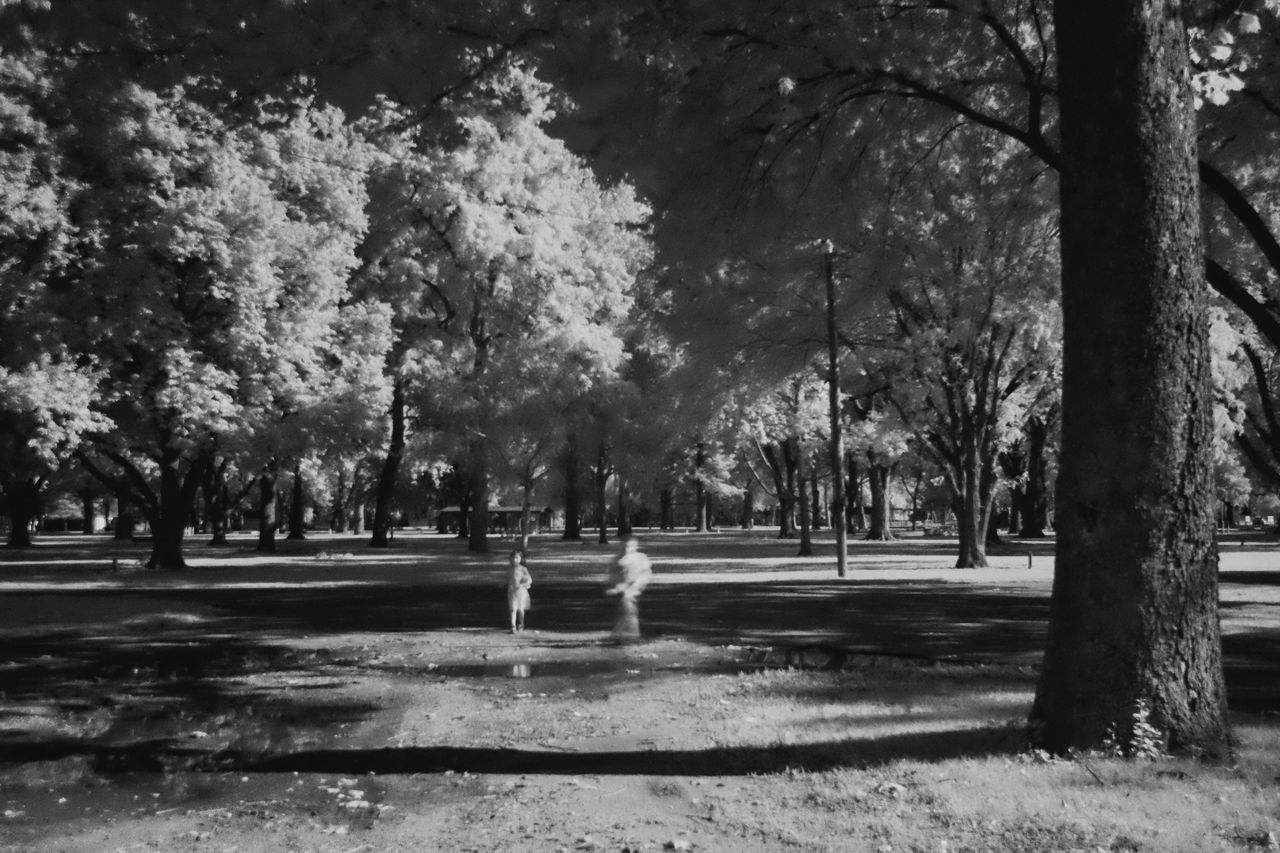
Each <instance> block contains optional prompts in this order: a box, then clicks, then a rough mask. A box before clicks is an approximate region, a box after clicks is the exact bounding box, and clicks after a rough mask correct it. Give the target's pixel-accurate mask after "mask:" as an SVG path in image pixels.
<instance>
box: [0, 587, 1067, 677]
mask: <svg viewBox="0 0 1280 853" xmlns="http://www.w3.org/2000/svg"><path fill="white" fill-rule="evenodd" d="M534 593H535V594H534V598H533V607H532V609H531V610H530V612H529V616H528V623H527V624H528V627H529V628H531V629H535V630H537V629H541V630H547V631H571V632H572V631H584V632H598V631H607V630H608V629H609V627H610V625H611V623H612V619H613V609H612V606H611V605H612V602H611V601H610V600H609V599H607V598H606V597H605V596H604V595H603V593H602V587H601V586H598V585H596V584H594V583H592V584H587V583H567V582H556V581H550V582H546V581H544V582H541V583H537V584H536V586H535V591H534ZM24 595H28V594H27V593H22V592H18V593H10V594H8V595H7V596H6V597H12V598H19V599H20V598H21V597H22V596H24ZM30 595H32V596H38V597H41V598H47V597H50V596H54V597H66V598H75V597H82V596H83V597H88V598H90V599H93V600H102V599H105V598H108V597H110V596H113V595H127V596H129V597H132V598H136V597H138V596H139V593H137V592H134V591H125V590H121V591H119V592H117V591H115V590H94V591H91V592H83V591H81V592H54V593H50V592H47V591H42V592H39V593H31V594H30ZM145 596H146V597H147V598H149V599H154V600H155V602H156V609H157V610H165V609H180V607H181V605H182V604H184V603H190V602H192V601H198V603H199V604H200V605H202V606H205V607H214V608H216V609H217V610H218V611H219V612H220V614H221V617H222V618H221V619H220V621H219V624H218V628H219V630H220V631H222V632H224V633H227V634H233V635H237V636H240V637H242V638H246V639H244V640H243V641H244V642H249V639H248V638H251V637H252V636H254V635H256V634H261V633H266V634H271V633H281V632H283V633H289V634H296V633H301V634H307V635H313V634H325V633H329V632H380V633H381V632H390V633H395V632H401V631H414V632H417V631H439V630H457V629H464V628H469V629H476V628H493V629H495V630H498V629H501V628H502V627H503V625H504V622H505V619H506V613H505V602H504V600H503V597H502V596H503V592H502V591H501V590H499V589H498V588H497V587H496V586H494V585H490V584H481V583H460V584H456V585H449V586H438V585H430V586H426V585H420V586H408V585H406V586H393V585H384V584H372V585H369V586H360V587H343V588H324V587H317V588H305V587H294V588H287V589H273V590H271V591H270V592H269V594H264V593H263V592H261V591H258V590H237V589H218V588H211V589H209V588H206V589H199V590H190V589H173V590H163V589H162V590H148V591H147V592H146V593H145ZM1047 613H1048V602H1047V599H1046V598H1045V597H1043V596H1042V595H1040V594H1039V593H1038V592H1037V591H1034V590H1033V591H1027V590H1024V589H1018V588H1010V589H1001V588H998V587H981V586H970V585H964V586H961V585H957V584H943V583H900V584H883V583H874V584H873V583H859V582H856V581H855V582H852V583H850V582H843V583H836V582H831V583H827V582H817V581H794V582H769V583H765V582H759V583H742V582H738V583H735V584H733V586H732V587H731V588H729V589H728V590H726V589H725V588H724V587H720V586H719V585H715V584H664V585H654V586H651V587H650V588H649V590H648V591H646V593H645V595H644V597H643V599H642V600H641V604H640V614H641V624H642V626H643V629H644V632H645V634H646V635H648V636H681V637H685V638H687V639H689V640H696V641H699V642H706V643H713V644H724V643H749V644H756V645H775V644H778V643H783V644H806V643H821V644H823V645H828V646H833V647H839V648H845V649H849V650H851V651H856V652H868V653H890V654H903V655H915V656H923V657H930V658H947V659H951V658H964V659H974V660H981V659H988V658H990V659H1006V658H1009V657H1011V656H1012V657H1018V656H1022V655H1032V656H1034V655H1038V654H1039V651H1040V649H1041V648H1042V646H1043V642H1044V628H1045V620H1046V618H1047ZM11 642H13V641H11V640H8V639H4V638H0V658H4V657H10V658H11V657H13V656H14V655H15V654H18V653H20V652H21V650H14V651H10V643H11Z"/></svg>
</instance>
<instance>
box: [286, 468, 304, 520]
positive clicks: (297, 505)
mask: <svg viewBox="0 0 1280 853" xmlns="http://www.w3.org/2000/svg"><path fill="white" fill-rule="evenodd" d="M306 494H307V492H306V488H305V484H304V483H303V481H302V465H301V464H300V463H299V464H297V465H294V466H293V495H292V497H291V498H290V499H289V536H288V538H289V539H306V538H307V533H306V531H305V530H303V529H302V528H303V527H305V526H306V517H307V504H306Z"/></svg>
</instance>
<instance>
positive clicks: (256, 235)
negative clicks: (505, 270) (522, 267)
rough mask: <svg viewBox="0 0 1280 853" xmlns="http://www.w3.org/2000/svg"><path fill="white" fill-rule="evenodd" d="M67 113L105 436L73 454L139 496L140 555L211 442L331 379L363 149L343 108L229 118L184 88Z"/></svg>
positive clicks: (276, 428) (75, 295)
mask: <svg viewBox="0 0 1280 853" xmlns="http://www.w3.org/2000/svg"><path fill="white" fill-rule="evenodd" d="M93 106H94V107H95V108H96V109H95V110H94V111H92V112H88V113H87V114H86V115H84V116H83V117H82V118H83V120H82V121H80V122H78V123H77V126H76V131H77V132H76V138H75V139H74V140H73V141H72V143H71V145H72V147H73V148H74V150H75V151H76V157H77V160H76V165H77V168H78V169H79V170H80V171H81V172H82V173H83V174H85V175H86V176H91V177H92V183H91V185H90V184H89V182H88V181H86V188H85V189H84V190H83V192H82V193H81V194H80V196H79V197H78V198H77V207H78V210H79V212H80V222H79V223H78V224H79V230H78V232H77V235H76V240H77V243H76V247H75V248H76V252H77V255H78V257H79V259H80V261H79V262H80V264H81V265H82V270H81V274H80V277H79V286H78V287H77V288H75V290H74V291H73V292H71V293H68V294H67V295H66V297H65V301H64V303H63V304H62V305H61V306H60V310H62V311H64V312H65V313H66V315H68V316H81V317H85V318H88V319H87V320H86V321H85V322H84V323H83V324H81V325H80V326H78V327H77V328H76V332H75V335H74V336H73V337H72V343H71V346H72V347H73V348H74V349H75V350H78V351H79V352H82V353H85V354H86V355H91V356H93V357H94V358H96V359H97V360H98V361H99V363H100V364H101V365H102V370H103V373H104V377H105V379H104V395H103V402H102V404H101V406H100V411H101V412H102V413H104V414H106V415H107V416H109V417H110V418H111V419H112V421H113V422H114V429H112V430H110V431H108V432H104V433H100V434H97V435H95V436H94V437H93V441H92V442H91V443H90V444H89V445H88V446H86V447H85V448H83V449H82V451H81V452H80V453H79V458H80V460H81V462H82V464H84V465H86V466H87V467H88V468H89V469H90V470H91V471H92V472H93V473H94V474H95V475H96V476H98V477H99V478H100V479H101V480H103V482H104V483H106V484H108V486H109V487H110V488H112V490H113V491H115V492H116V493H117V494H118V495H121V496H122V497H123V498H126V499H127V500H128V501H130V502H131V503H133V504H134V505H136V506H137V507H138V508H139V509H140V510H141V511H142V512H143V513H144V515H145V516H146V517H147V519H148V521H149V522H150V524H151V526H152V528H153V532H154V540H153V541H154V544H153V551H152V556H151V560H150V563H151V564H152V565H157V566H166V567H179V566H181V565H182V563H183V560H182V554H181V540H182V530H183V527H184V526H185V523H186V515H187V511H188V507H190V505H191V502H192V499H193V497H194V494H195V492H196V489H197V487H198V486H199V485H200V483H201V482H202V479H203V478H204V475H205V473H206V472H207V470H208V468H209V466H210V465H211V464H212V463H213V458H212V453H213V451H214V449H215V444H214V442H215V440H216V439H217V438H218V437H219V436H225V435H231V434H234V433H237V432H241V431H248V432H250V433H252V434H253V436H254V439H255V442H254V443H255V445H256V446H258V447H259V448H261V449H264V450H265V451H266V452H267V453H269V454H270V456H271V458H273V459H274V458H276V454H277V452H278V451H279V449H280V447H281V446H282V444H285V443H287V441H288V439H287V438H284V437H282V436H281V432H280V431H281V429H282V424H285V425H286V426H285V427H283V429H285V430H288V429H292V428H293V425H292V424H291V423H290V421H291V420H292V419H294V418H296V416H297V415H299V414H300V413H301V412H302V411H303V410H304V409H306V408H307V407H308V406H311V405H314V404H315V401H316V399H317V395H319V394H322V393H323V392H324V391H325V390H326V389H325V387H324V382H323V379H322V377H324V376H325V375H327V373H328V370H329V366H330V365H329V364H328V362H327V359H328V358H329V357H330V356H331V355H332V354H333V352H334V347H335V346H336V345H337V344H338V343H339V341H338V340H337V337H336V334H335V327H336V326H337V324H338V320H339V317H340V304H341V302H342V301H343V299H344V297H345V295H346V278H347V275H348V273H349V271H350V270H351V269H352V268H353V267H354V266H355V263H356V259H355V255H354V247H355V242H356V240H357V238H358V235H359V234H360V233H361V231H362V230H363V228H364V213H363V207H364V191H363V175H362V173H361V172H360V171H359V168H358V166H359V160H360V154H359V147H358V145H356V144H355V143H354V141H353V139H352V137H351V135H350V133H349V131H348V130H347V129H346V127H345V124H344V122H343V120H342V117H341V115H340V114H339V113H338V112H337V111H335V110H332V109H328V108H323V107H317V106H314V105H312V104H308V103H305V102H303V103H290V102H272V101H267V102H264V103H262V104H261V105H260V110H259V112H258V114H257V115H254V116H252V117H251V119H250V120H249V121H247V122H244V123H242V124H239V125H231V124H229V123H227V122H226V121H224V120H223V119H221V118H219V117H218V115H217V114H216V113H215V112H213V111H212V110H210V109H207V108H205V107H202V106H200V105H199V103H198V102H197V99H196V98H195V97H193V96H192V94H191V93H190V92H188V91H186V90H184V89H183V88H181V87H179V88H175V89H173V90H169V91H166V92H152V91H148V90H146V89H143V88H141V87H139V86H136V85H126V86H124V87H122V88H121V89H120V90H119V91H118V92H116V93H115V94H114V95H113V98H112V100H111V101H110V102H106V101H102V100H95V101H94V103H93Z"/></svg>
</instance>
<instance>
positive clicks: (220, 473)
mask: <svg viewBox="0 0 1280 853" xmlns="http://www.w3.org/2000/svg"><path fill="white" fill-rule="evenodd" d="M227 465H228V463H227V461H226V460H225V459H224V460H223V461H222V462H221V463H219V464H218V465H213V464H210V465H209V467H208V468H207V469H206V473H205V476H204V482H203V483H202V484H201V485H202V486H203V489H204V503H205V507H206V508H207V512H208V515H209V528H210V531H211V532H212V534H213V537H212V538H211V539H210V541H209V544H210V545H226V544H227V527H228V519H227V516H228V514H229V513H230V511H231V505H230V498H231V494H230V489H229V488H228V486H227Z"/></svg>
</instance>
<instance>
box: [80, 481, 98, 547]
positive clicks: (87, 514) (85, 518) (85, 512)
mask: <svg viewBox="0 0 1280 853" xmlns="http://www.w3.org/2000/svg"><path fill="white" fill-rule="evenodd" d="M96 509H97V499H96V496H95V495H94V494H93V492H88V491H85V492H81V493H80V532H81V533H83V534H84V535H86V536H92V535H93V534H94V533H95V532H96V530H95V527H94V521H95V520H96V518H97V516H96V515H95V511H96Z"/></svg>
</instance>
